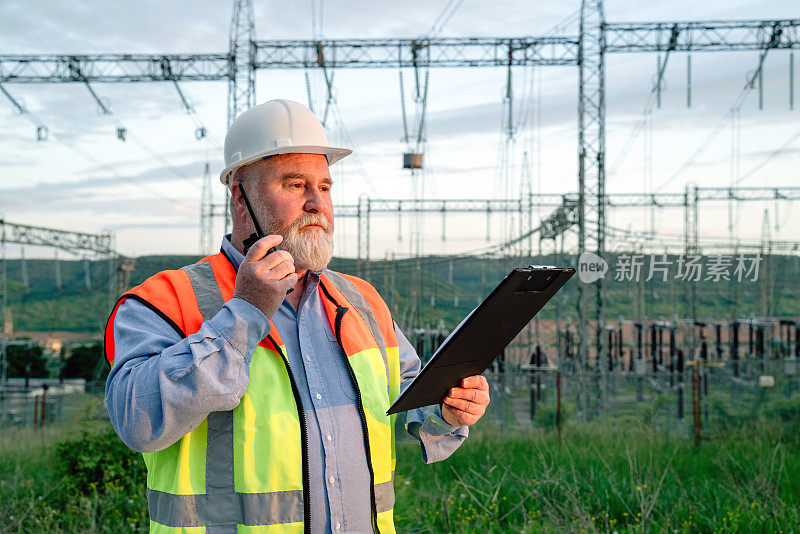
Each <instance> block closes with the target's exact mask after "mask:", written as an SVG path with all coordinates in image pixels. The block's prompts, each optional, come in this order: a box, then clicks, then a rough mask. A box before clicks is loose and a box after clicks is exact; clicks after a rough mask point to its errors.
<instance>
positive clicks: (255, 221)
mask: <svg viewBox="0 0 800 534" xmlns="http://www.w3.org/2000/svg"><path fill="white" fill-rule="evenodd" d="M236 185H238V186H239V193H241V194H242V198H243V199H244V205H245V206H247V211H249V212H250V219H251V220H252V221H253V227H255V229H256V236H258V238H259V239H261V238H262V237H265V236H266V235H267V234H265V233H264V230H262V229H261V225H260V224H258V219H257V218H256V212H254V211H253V206H251V205H250V199H249V198H247V193H245V192H244V187H243V186H242V182H239V183H238V184H236Z"/></svg>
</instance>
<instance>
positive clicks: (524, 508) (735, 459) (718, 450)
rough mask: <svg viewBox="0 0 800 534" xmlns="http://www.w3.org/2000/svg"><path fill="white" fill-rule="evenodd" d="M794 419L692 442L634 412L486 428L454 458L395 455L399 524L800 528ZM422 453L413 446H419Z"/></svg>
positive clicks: (514, 528) (456, 528)
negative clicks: (568, 422)
mask: <svg viewBox="0 0 800 534" xmlns="http://www.w3.org/2000/svg"><path fill="white" fill-rule="evenodd" d="M798 430H800V428H798V426H797V424H794V425H788V426H787V425H785V424H780V423H778V422H761V423H758V424H756V425H755V426H750V427H747V426H743V427H739V428H736V429H727V430H725V431H723V432H722V433H720V434H716V435H712V436H711V437H709V438H708V439H707V440H706V441H705V442H704V443H702V445H701V446H700V447H698V448H695V447H694V446H693V445H692V443H691V441H689V440H686V439H682V438H668V437H665V436H663V435H660V434H656V433H654V432H653V430H652V426H648V425H642V424H641V423H639V422H636V421H634V420H630V421H616V422H610V423H595V424H593V425H584V426H574V427H567V429H566V430H565V432H564V437H563V440H562V441H561V442H559V440H558V436H557V435H556V434H555V433H553V432H548V433H544V434H538V435H533V434H531V435H526V434H519V433H514V434H510V433H509V434H506V435H505V436H503V435H502V434H499V433H498V432H496V431H493V430H492V429H490V428H483V429H479V430H478V431H477V432H475V433H473V435H472V436H471V437H470V438H469V439H468V440H467V441H466V442H465V443H464V445H463V446H462V447H461V448H460V449H459V450H458V451H457V452H456V453H455V454H454V455H453V457H451V458H450V459H449V460H448V461H446V462H442V463H438V464H433V465H429V466H425V465H420V462H419V461H418V460H417V459H416V458H414V456H415V453H417V451H416V450H412V449H414V448H415V447H411V446H404V447H403V448H402V450H401V453H400V454H399V458H400V460H399V465H398V468H397V472H398V483H397V484H396V486H397V498H398V502H399V505H398V507H397V509H396V511H397V517H396V521H397V524H398V529H399V531H401V532H454V533H455V532H464V533H467V532H613V531H617V532H620V533H621V532H644V531H647V532H673V531H679V532H710V531H714V532H798V531H800V447H798V445H800V436H799V435H798ZM417 454H418V453H417Z"/></svg>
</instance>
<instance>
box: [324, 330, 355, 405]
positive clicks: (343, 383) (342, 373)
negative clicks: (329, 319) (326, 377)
mask: <svg viewBox="0 0 800 534" xmlns="http://www.w3.org/2000/svg"><path fill="white" fill-rule="evenodd" d="M325 337H326V338H327V339H328V344H329V348H330V354H331V357H332V359H333V365H335V366H336V371H337V372H336V376H337V378H338V380H337V382H339V389H341V391H342V394H343V395H344V396H345V397H346V398H347V399H349V400H351V401H353V400H356V390H355V386H354V385H353V379H352V377H351V376H350V370H349V369H348V366H347V361H346V358H347V356H345V354H344V351H343V350H342V349H341V347H339V343H338V342H337V341H336V335H335V334H334V333H333V331H332V330H331V329H330V328H325Z"/></svg>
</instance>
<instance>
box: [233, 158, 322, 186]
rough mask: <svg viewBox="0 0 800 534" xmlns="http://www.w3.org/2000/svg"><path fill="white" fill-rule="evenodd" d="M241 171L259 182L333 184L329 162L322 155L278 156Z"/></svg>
mask: <svg viewBox="0 0 800 534" xmlns="http://www.w3.org/2000/svg"><path fill="white" fill-rule="evenodd" d="M245 169H246V170H245ZM239 171H242V174H244V173H246V174H247V175H248V176H251V177H257V179H259V180H264V179H267V180H269V181H275V180H277V181H280V180H284V179H286V178H292V177H293V178H303V179H308V180H310V179H315V180H320V181H325V182H331V183H332V180H331V178H330V171H329V169H328V161H327V159H326V157H325V156H324V155H322V154H277V155H275V156H269V157H266V158H264V159H261V160H258V161H255V162H253V163H251V164H249V165H246V166H244V167H242V168H241V169H239ZM237 174H238V171H237Z"/></svg>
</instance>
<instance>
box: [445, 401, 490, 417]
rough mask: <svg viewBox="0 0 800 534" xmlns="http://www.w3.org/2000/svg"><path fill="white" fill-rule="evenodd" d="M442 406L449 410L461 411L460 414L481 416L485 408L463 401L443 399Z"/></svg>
mask: <svg viewBox="0 0 800 534" xmlns="http://www.w3.org/2000/svg"><path fill="white" fill-rule="evenodd" d="M444 404H445V406H447V407H449V408H453V409H456V410H461V411H462V412H465V413H468V414H471V415H483V414H484V412H485V411H486V407H485V406H483V405H482V404H478V403H475V402H470V401H467V400H464V399H445V400H444Z"/></svg>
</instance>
